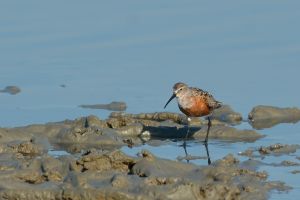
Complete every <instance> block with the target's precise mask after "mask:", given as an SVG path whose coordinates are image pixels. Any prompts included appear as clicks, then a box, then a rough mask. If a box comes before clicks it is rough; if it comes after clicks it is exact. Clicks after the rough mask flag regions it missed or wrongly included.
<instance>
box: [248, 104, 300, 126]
mask: <svg viewBox="0 0 300 200" xmlns="http://www.w3.org/2000/svg"><path fill="white" fill-rule="evenodd" d="M248 119H249V122H250V124H251V125H252V127H253V128H255V129H263V128H270V127H272V126H275V125H277V124H279V123H296V122H298V121H299V120H300V109H298V108H278V107H274V106H256V107H254V108H253V109H252V111H251V112H250V113H249V115H248Z"/></svg>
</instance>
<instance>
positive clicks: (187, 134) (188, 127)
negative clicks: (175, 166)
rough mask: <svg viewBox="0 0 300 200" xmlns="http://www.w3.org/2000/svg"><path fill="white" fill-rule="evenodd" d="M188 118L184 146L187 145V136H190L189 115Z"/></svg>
mask: <svg viewBox="0 0 300 200" xmlns="http://www.w3.org/2000/svg"><path fill="white" fill-rule="evenodd" d="M187 120H188V124H187V131H186V135H185V138H184V141H183V147H186V141H187V138H188V136H189V132H190V126H189V122H190V121H191V119H190V118H189V117H188V118H187Z"/></svg>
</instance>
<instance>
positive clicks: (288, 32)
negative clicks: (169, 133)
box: [0, 0, 300, 199]
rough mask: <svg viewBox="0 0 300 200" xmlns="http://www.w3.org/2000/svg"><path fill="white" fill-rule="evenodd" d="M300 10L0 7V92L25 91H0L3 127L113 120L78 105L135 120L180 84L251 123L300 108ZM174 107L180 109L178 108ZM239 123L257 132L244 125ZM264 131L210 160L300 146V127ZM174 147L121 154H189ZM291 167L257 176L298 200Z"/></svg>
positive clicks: (137, 4)
mask: <svg viewBox="0 0 300 200" xmlns="http://www.w3.org/2000/svg"><path fill="white" fill-rule="evenodd" d="M299 9H300V3H299V2H298V1H272V3H271V4H270V2H268V3H267V2H266V3H264V2H261V1H258V0H255V1H251V2H241V1H226V2H219V5H216V4H215V2H214V3H213V2H204V1H203V2H201V1H184V2H183V1H172V2H161V1H151V3H150V2H146V1H145V2H141V1H126V2H122V1H120V2H116V1H109V2H101V1H93V2H91V3H83V2H79V1H78V2H74V1H72V2H60V1H51V2H35V1H33V0H29V1H26V2H16V1H7V2H4V1H3V2H1V3H0V26H1V27H2V28H1V30H0V89H2V88H4V87H6V86H7V85H17V86H19V87H20V88H21V90H22V91H21V93H19V94H17V95H9V94H6V93H0V110H1V116H0V126H2V127H13V126H22V125H27V124H32V123H45V122H49V121H60V120H64V119H66V118H68V119H74V118H77V117H80V116H85V115H90V114H94V115H97V116H99V117H100V118H106V117H107V116H108V115H109V113H110V111H105V110H89V109H83V108H80V107H78V106H79V105H81V104H98V103H110V102H111V101H124V102H126V103H127V106H128V109H127V112H129V113H141V112H159V111H163V105H164V104H165V103H166V101H167V100H168V98H169V96H170V95H171V87H172V85H173V84H174V83H175V82H178V81H183V82H186V83H188V84H190V85H193V86H198V87H201V88H202V89H205V90H208V91H211V93H212V94H214V96H215V97H216V99H218V100H220V101H223V102H224V103H226V104H229V105H231V106H232V107H233V108H234V109H235V110H236V111H237V112H240V113H242V115H243V116H244V117H245V118H246V117H247V114H248V113H249V112H250V110H251V109H252V107H254V106H256V105H259V104H265V105H274V106H280V107H292V106H296V107H300V101H299V99H300V93H299V92H297V91H298V87H299V85H300V79H299V74H300V68H299V66H298V65H299V63H300V57H299V54H300V39H299V35H300V27H299V26H296V24H297V23H298V19H299V17H300V13H299V12H298V11H299ZM62 84H64V85H65V87H61V85H62ZM166 110H167V111H172V112H179V110H178V108H177V105H176V103H175V102H172V103H170V104H169V105H168V107H167V109H166ZM238 127H239V128H241V129H243V128H251V127H250V126H249V125H248V124H247V123H243V124H241V125H240V126H238ZM259 132H260V133H263V134H265V135H266V137H265V138H262V139H260V140H258V141H256V142H255V143H230V142H224V141H215V140H211V141H210V143H209V150H210V155H211V159H212V160H216V159H219V158H221V157H223V156H224V155H226V154H228V153H232V154H234V155H237V153H238V152H240V151H243V150H245V149H247V148H248V147H259V146H261V145H264V146H267V145H271V144H274V143H279V142H280V143H282V144H300V137H299V136H298V133H299V132H300V124H299V123H298V124H280V125H277V126H275V127H273V128H270V129H265V130H259ZM178 145H179V142H178V143H172V142H170V143H168V145H165V146H151V145H145V146H142V147H138V148H133V149H126V148H123V150H124V151H125V152H127V153H129V154H132V155H134V154H135V153H136V152H138V151H139V150H140V149H141V148H146V149H150V151H151V152H153V153H154V154H155V155H158V156H162V157H166V158H172V159H176V157H177V156H178V155H184V151H183V149H182V147H179V146H178ZM189 145H190V146H189V147H188V151H189V153H190V154H192V155H201V156H202V155H203V156H204V155H205V149H204V146H203V145H202V144H200V143H199V142H197V141H190V143H189ZM60 153H61V152H60ZM295 155H297V156H299V151H297V152H296V153H295ZM295 155H290V156H281V157H275V158H273V160H272V162H273V161H274V162H278V163H279V162H280V161H281V159H282V160H285V159H286V160H291V159H294V157H295ZM239 158H240V159H246V158H245V157H239ZM192 162H195V163H197V164H206V161H205V160H196V161H192ZM293 169H299V167H270V166H263V167H261V168H260V169H259V170H267V171H268V173H269V174H270V177H269V179H271V180H283V181H285V182H286V183H287V184H288V185H291V186H292V187H293V188H294V189H293V190H291V191H290V192H289V193H275V192H274V193H272V195H271V197H272V199H295V197H297V196H299V194H300V182H299V181H297V177H298V176H299V175H298V174H296V175H293V174H291V173H290V171H292V170H293Z"/></svg>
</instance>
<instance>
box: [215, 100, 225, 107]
mask: <svg viewBox="0 0 300 200" xmlns="http://www.w3.org/2000/svg"><path fill="white" fill-rule="evenodd" d="M222 105H223V104H222V102H220V101H216V104H215V108H220V107H221V106H222Z"/></svg>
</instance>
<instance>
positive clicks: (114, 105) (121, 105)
mask: <svg viewBox="0 0 300 200" xmlns="http://www.w3.org/2000/svg"><path fill="white" fill-rule="evenodd" d="M79 107H81V108H90V109H105V110H112V111H124V110H126V108H127V106H126V103H125V102H117V101H113V102H111V103H109V104H93V105H84V104H83V105H80V106H79Z"/></svg>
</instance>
